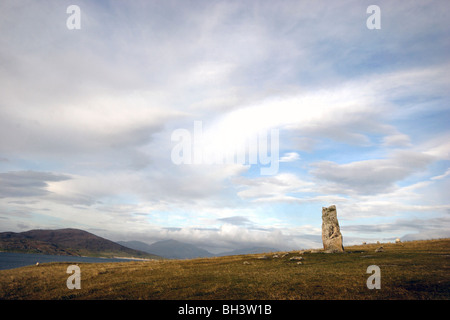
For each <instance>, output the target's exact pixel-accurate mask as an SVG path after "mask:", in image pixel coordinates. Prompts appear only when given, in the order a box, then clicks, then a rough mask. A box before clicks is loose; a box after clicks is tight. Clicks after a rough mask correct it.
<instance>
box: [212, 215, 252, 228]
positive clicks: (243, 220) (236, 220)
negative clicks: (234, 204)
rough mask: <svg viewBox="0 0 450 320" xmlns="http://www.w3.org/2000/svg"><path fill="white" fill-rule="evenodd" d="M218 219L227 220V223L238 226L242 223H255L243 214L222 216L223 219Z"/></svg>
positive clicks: (220, 220)
mask: <svg viewBox="0 0 450 320" xmlns="http://www.w3.org/2000/svg"><path fill="white" fill-rule="evenodd" d="M217 220H218V221H219V222H225V223H228V224H232V225H236V226H242V225H244V226H245V225H251V224H253V222H251V221H250V220H249V219H248V218H246V217H241V216H233V217H227V218H221V219H217Z"/></svg>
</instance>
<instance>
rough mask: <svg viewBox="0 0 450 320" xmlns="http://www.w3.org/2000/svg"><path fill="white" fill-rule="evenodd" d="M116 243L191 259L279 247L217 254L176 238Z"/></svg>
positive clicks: (276, 250) (262, 248)
mask: <svg viewBox="0 0 450 320" xmlns="http://www.w3.org/2000/svg"><path fill="white" fill-rule="evenodd" d="M117 243H119V244H121V245H123V246H125V247H128V248H132V249H135V250H140V251H144V252H151V253H153V254H157V255H158V256H161V257H164V258H168V259H192V258H209V257H215V256H216V257H221V256H233V255H240V254H255V253H267V252H278V251H280V250H279V249H276V248H270V247H248V248H240V249H236V250H233V251H226V252H222V253H218V254H213V253H211V252H209V251H207V250H204V249H201V248H199V247H196V246H194V245H192V244H188V243H184V242H180V241H177V240H172V239H171V240H162V241H158V242H155V243H153V244H147V243H144V242H141V241H117Z"/></svg>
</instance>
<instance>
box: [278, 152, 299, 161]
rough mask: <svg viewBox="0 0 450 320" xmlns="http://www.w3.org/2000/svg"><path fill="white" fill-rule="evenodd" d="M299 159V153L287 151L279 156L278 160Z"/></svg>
mask: <svg viewBox="0 0 450 320" xmlns="http://www.w3.org/2000/svg"><path fill="white" fill-rule="evenodd" d="M297 160H300V155H299V154H298V153H297V152H287V153H285V154H284V156H282V157H281V158H280V162H293V161H297Z"/></svg>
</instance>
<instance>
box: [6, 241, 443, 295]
mask: <svg viewBox="0 0 450 320" xmlns="http://www.w3.org/2000/svg"><path fill="white" fill-rule="evenodd" d="M380 246H382V247H383V249H382V250H381V251H380V250H377V251H376V249H378V248H379V247H380ZM299 256H301V257H302V258H303V259H302V260H301V261H300V262H301V264H298V262H299V261H298V260H293V259H292V258H294V257H299ZM68 265H69V264H68V263H48V264H42V265H39V266H28V267H23V268H17V269H11V270H1V271H0V300H1V299H114V300H115V299H149V300H179V299H189V300H191V299H193V300H199V299H201V300H255V299H256V300H316V299H319V300H330V299H331V300H336V299H347V300H366V299H367V300H374V299H375V300H391V299H395V300H418V299H423V300H430V299H431V300H448V299H450V277H449V270H450V239H438V240H428V241H411V242H404V243H399V244H397V243H385V244H381V245H380V244H367V245H360V246H352V247H346V248H345V253H323V251H320V250H312V251H301V252H299V251H293V252H288V253H287V254H286V253H284V252H280V253H278V256H274V254H273V253H271V254H266V255H262V254H255V255H238V256H226V257H214V258H202V259H191V260H153V261H132V262H115V263H96V264H89V263H79V264H78V265H79V266H80V269H81V289H79V290H69V289H67V287H66V280H67V277H68V275H67V274H66V269H67V267H68ZM372 265H376V266H378V267H379V268H380V272H381V274H380V279H381V288H380V289H369V288H368V287H367V280H368V278H369V277H370V276H371V274H368V273H367V268H368V267H369V266H372ZM24 284H26V285H24Z"/></svg>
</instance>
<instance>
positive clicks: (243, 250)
mask: <svg viewBox="0 0 450 320" xmlns="http://www.w3.org/2000/svg"><path fill="white" fill-rule="evenodd" d="M278 251H281V250H279V249H275V248H269V247H249V248H241V249H236V250H233V251H226V252H222V253H218V254H217V256H220V257H222V256H235V255H240V254H255V253H268V252H278Z"/></svg>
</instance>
